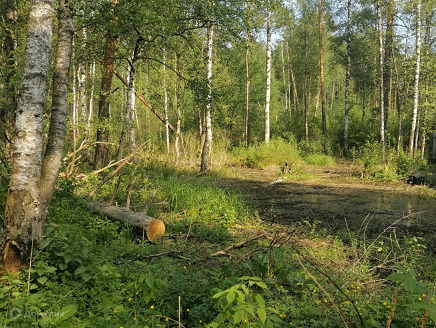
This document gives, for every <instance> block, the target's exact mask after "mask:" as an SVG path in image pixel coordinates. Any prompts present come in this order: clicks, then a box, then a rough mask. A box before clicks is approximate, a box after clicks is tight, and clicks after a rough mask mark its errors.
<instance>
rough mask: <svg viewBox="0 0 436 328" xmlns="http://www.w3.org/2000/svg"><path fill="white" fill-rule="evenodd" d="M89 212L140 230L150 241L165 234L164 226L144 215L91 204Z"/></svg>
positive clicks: (114, 207) (99, 204)
mask: <svg viewBox="0 0 436 328" xmlns="http://www.w3.org/2000/svg"><path fill="white" fill-rule="evenodd" d="M91 210H92V211H93V212H95V213H98V214H103V215H106V216H107V217H108V218H110V219H112V220H116V221H121V222H126V223H129V224H131V225H132V226H134V227H138V228H140V229H142V230H143V231H144V233H145V235H146V236H147V239H148V240H150V241H153V240H156V239H159V238H160V237H162V236H163V234H164V233H165V224H164V223H163V222H162V221H161V220H158V219H155V218H153V217H151V216H148V215H145V214H144V213H135V212H131V211H128V210H126V209H122V208H119V207H116V206H109V205H105V204H101V203H91Z"/></svg>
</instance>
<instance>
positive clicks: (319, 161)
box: [304, 154, 336, 166]
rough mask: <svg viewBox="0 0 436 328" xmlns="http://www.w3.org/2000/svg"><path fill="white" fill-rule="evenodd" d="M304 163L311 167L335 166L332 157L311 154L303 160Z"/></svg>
mask: <svg viewBox="0 0 436 328" xmlns="http://www.w3.org/2000/svg"><path fill="white" fill-rule="evenodd" d="M304 160H305V162H306V163H308V164H312V165H319V166H328V165H335V164H336V161H335V159H334V158H333V157H331V156H328V155H324V154H311V155H308V156H306V157H305V158H304Z"/></svg>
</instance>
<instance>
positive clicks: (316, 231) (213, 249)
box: [0, 140, 436, 328]
mask: <svg viewBox="0 0 436 328" xmlns="http://www.w3.org/2000/svg"><path fill="white" fill-rule="evenodd" d="M355 155H356V157H355V160H356V161H362V162H363V164H364V165H363V167H364V170H365V172H364V174H365V175H373V176H372V177H373V178H376V179H379V178H380V177H379V176H378V175H377V174H381V175H382V176H383V177H384V178H383V179H385V178H386V176H385V175H384V174H385V173H383V172H385V171H383V170H388V172H394V171H395V176H396V177H399V176H404V175H405V174H407V173H408V172H410V171H411V170H412V169H413V168H414V167H416V165H417V162H416V161H411V160H409V159H408V158H407V157H403V156H402V155H401V156H392V155H391V153H388V154H385V156H386V157H385V159H387V162H386V163H385V162H383V163H384V164H383V165H387V168H386V166H383V167H380V168H377V166H378V165H381V163H382V162H381V160H380V153H379V152H378V150H377V149H374V148H371V147H369V146H368V147H367V149H366V150H362V151H361V152H359V153H356V154H355ZM233 156H234V159H233V160H235V159H236V161H239V162H238V163H239V164H242V165H244V166H248V167H263V166H267V165H270V164H281V165H282V164H284V163H288V164H289V166H290V167H291V168H292V169H293V170H294V168H299V167H301V165H302V163H303V160H302V157H300V155H299V153H298V149H297V146H296V145H295V144H294V143H289V142H285V141H283V140H272V141H271V142H270V144H269V145H259V146H256V147H250V148H237V149H235V150H234V151H233ZM305 161H306V162H311V163H313V164H317V165H331V164H332V163H334V162H332V158H331V157H328V156H324V155H317V154H313V153H312V154H310V153H309V152H308V153H307V154H306V156H305ZM394 163H395V164H394ZM390 165H392V167H391V166H390ZM394 168H395V170H394ZM295 170H297V169H295ZM377 172H378V173H377ZM290 173H292V172H290ZM221 178H222V177H220V176H218V175H214V174H213V173H210V174H209V175H207V176H198V175H197V174H196V173H195V172H193V171H192V170H189V169H187V170H181V169H179V170H176V169H173V168H170V167H163V166H162V165H160V163H158V162H155V163H147V164H143V165H142V166H139V167H137V168H133V167H131V168H129V169H127V170H125V172H124V174H123V175H122V176H121V178H120V180H119V183H118V182H117V181H113V182H112V183H108V184H107V185H105V186H103V187H102V188H101V189H100V190H99V191H98V192H97V193H96V195H95V198H96V199H97V200H101V201H107V200H108V199H109V198H110V197H111V195H113V198H114V199H113V201H114V203H116V204H117V205H119V206H124V205H125V204H126V199H127V197H128V194H129V193H128V189H129V186H131V185H133V189H134V190H135V192H134V193H133V194H132V195H131V199H130V207H131V208H132V209H133V210H136V211H143V210H144V209H145V208H146V211H147V214H149V215H151V216H154V217H157V218H160V219H161V220H163V221H164V222H165V224H166V228H167V231H166V234H165V235H164V237H163V238H161V239H160V240H158V241H155V242H149V241H147V240H144V239H143V235H142V232H141V231H138V230H136V228H133V227H132V226H129V225H128V224H126V223H120V222H113V221H110V220H108V219H106V218H104V217H102V216H99V215H94V214H91V212H90V209H89V205H88V201H86V200H85V197H84V195H86V194H87V193H89V191H90V190H92V188H93V186H95V184H96V181H97V180H98V177H97V176H94V175H92V174H91V175H88V176H86V177H84V178H83V179H82V180H80V181H79V180H75V181H74V182H73V181H71V180H66V179H64V180H61V181H60V183H59V190H58V191H57V192H56V194H55V197H54V199H53V202H52V205H51V207H50V212H49V214H48V220H47V224H46V229H45V235H44V239H43V241H42V242H41V244H40V245H38V246H37V247H35V249H34V251H33V256H32V261H31V266H30V267H29V268H27V269H25V270H23V271H22V272H21V273H19V274H4V275H3V276H2V277H1V278H0V279H1V281H2V287H0V308H1V309H2V310H1V311H0V326H3V327H13V328H15V327H16V328H18V327H33V326H36V327H65V328H67V327H68V328H70V327H96V328H100V327H101V328H119V327H124V328H130V327H141V328H146V327H150V328H151V327H154V328H161V327H162V328H163V327H190V328H191V327H192V328H198V327H203V328H204V327H211V328H220V327H222V328H226V327H244V328H251V327H291V326H292V327H304V328H306V327H310V328H316V327H367V328H378V327H398V328H403V327H404V328H410V327H430V326H431V325H432V324H433V325H434V323H435V320H436V305H435V302H434V299H435V297H436V295H435V292H434V291H435V290H436V286H435V284H434V282H435V279H436V274H435V272H436V270H435V266H434V264H433V260H432V257H431V255H429V252H428V251H427V250H426V245H427V243H426V241H425V240H424V238H423V237H422V235H421V234H419V233H418V234H414V235H412V234H407V233H402V232H401V231H400V230H396V227H395V226H394V225H393V226H390V227H388V228H386V229H385V230H383V231H375V232H374V233H372V234H370V232H369V231H367V230H363V231H360V230H359V231H357V232H351V231H347V230H341V231H330V230H328V228H326V227H328V225H322V224H321V223H320V222H317V221H309V220H305V221H304V220H302V221H301V222H300V223H295V224H289V225H286V226H285V225H281V224H275V223H268V224H267V223H264V222H262V221H261V220H259V219H258V218H257V215H254V213H253V212H254V209H253V208H250V206H249V204H248V203H247V202H246V201H245V199H244V197H243V196H242V195H241V194H239V193H237V192H235V191H231V190H225V189H223V188H220V187H219V186H218V185H217V184H215V181H216V180H217V179H221ZM146 204H148V205H146ZM251 205H253V204H251Z"/></svg>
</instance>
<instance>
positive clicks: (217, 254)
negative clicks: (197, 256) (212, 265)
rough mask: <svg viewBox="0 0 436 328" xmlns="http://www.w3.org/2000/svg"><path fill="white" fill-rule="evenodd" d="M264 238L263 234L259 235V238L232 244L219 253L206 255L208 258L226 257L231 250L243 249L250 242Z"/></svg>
mask: <svg viewBox="0 0 436 328" xmlns="http://www.w3.org/2000/svg"><path fill="white" fill-rule="evenodd" d="M264 237H265V234H261V235H260V236H257V237H254V238H251V239H249V240H244V241H241V242H239V243H236V244H233V245H231V246H229V247H227V248H225V249H223V250H221V251H218V252H215V253H212V254H210V255H208V257H214V256H224V255H228V253H229V251H231V250H232V249H236V248H241V247H244V246H245V245H246V244H248V243H251V242H252V241H255V240H257V239H260V238H264Z"/></svg>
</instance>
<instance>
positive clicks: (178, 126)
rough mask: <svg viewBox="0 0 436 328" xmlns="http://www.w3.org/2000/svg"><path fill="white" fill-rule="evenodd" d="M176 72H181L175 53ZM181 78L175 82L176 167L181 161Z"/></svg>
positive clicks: (177, 78) (176, 78)
mask: <svg viewBox="0 0 436 328" xmlns="http://www.w3.org/2000/svg"><path fill="white" fill-rule="evenodd" d="M174 70H175V71H176V72H178V71H179V54H178V53H174ZM179 90H180V85H179V77H178V76H176V77H175V80H174V101H173V107H174V113H175V114H176V136H175V139H174V153H175V154H174V155H175V156H174V158H175V160H174V165H175V166H178V165H179V161H180V141H181V134H180V132H181V129H182V113H181V112H180V104H179Z"/></svg>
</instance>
